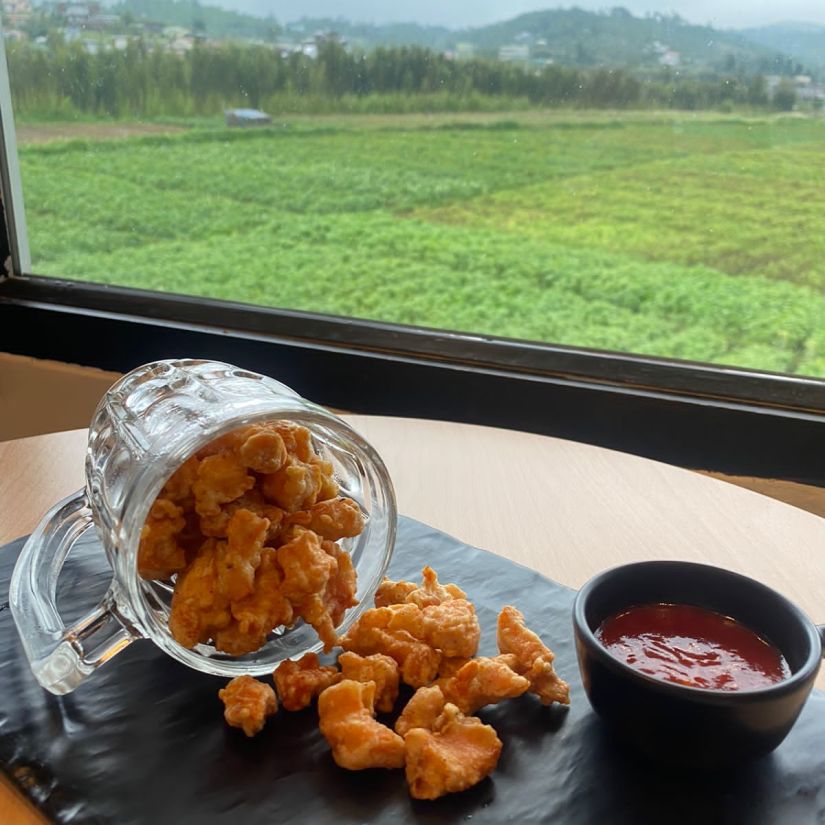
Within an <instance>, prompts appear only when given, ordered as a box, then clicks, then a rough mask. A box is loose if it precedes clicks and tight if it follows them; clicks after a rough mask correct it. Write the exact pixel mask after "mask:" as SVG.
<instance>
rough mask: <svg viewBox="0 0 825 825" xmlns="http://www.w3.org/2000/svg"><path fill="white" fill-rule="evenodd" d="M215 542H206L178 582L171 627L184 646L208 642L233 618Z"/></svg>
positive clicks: (176, 638)
mask: <svg viewBox="0 0 825 825" xmlns="http://www.w3.org/2000/svg"><path fill="white" fill-rule="evenodd" d="M215 545H216V541H215V540H214V539H209V540H208V541H206V542H204V545H203V547H202V548H201V551H200V553H199V554H198V556H197V558H195V560H194V561H193V562H192V564H190V565H189V567H187V568H186V570H184V571H183V572H182V573H180V574H179V575H178V578H177V581H176V582H175V592H174V594H173V595H172V609H171V611H170V613H169V630H170V632H171V633H172V637H173V638H174V639H175V641H177V642H178V644H181V645H183V646H184V647H194V646H195V645H196V644H199V643H205V642H208V641H209V639H211V638H212V637H213V635H214V633H215V632H216V631H217V630H222V629H223V628H225V627H227V626H228V625H229V622H230V621H231V619H232V616H231V614H230V611H229V601H228V599H227V598H226V597H225V596H223V595H222V594H221V592H220V589H219V587H218V574H217V569H216V565H215V555H216V547H215Z"/></svg>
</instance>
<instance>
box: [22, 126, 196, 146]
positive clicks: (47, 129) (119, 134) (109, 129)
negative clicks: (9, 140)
mask: <svg viewBox="0 0 825 825" xmlns="http://www.w3.org/2000/svg"><path fill="white" fill-rule="evenodd" d="M182 131H183V127H181V126H165V125H163V124H161V123H37V124H22V125H20V126H18V127H17V142H18V143H21V144H25V143H48V142H49V141H52V140H112V139H116V138H128V137H134V136H135V135H162V134H171V133H172V132H182Z"/></svg>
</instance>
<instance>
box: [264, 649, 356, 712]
mask: <svg viewBox="0 0 825 825" xmlns="http://www.w3.org/2000/svg"><path fill="white" fill-rule="evenodd" d="M272 678H273V679H274V681H275V687H276V688H277V689H278V696H280V697H281V705H282V706H283V708H284V710H303V709H304V708H306V707H309V706H310V705H311V704H312V700H313V699H314V698H315V697H316V696H318V695H319V694H320V693H321V692H322V691H324V690H326V689H327V688H328V687H329V686H330V685H334V684H335V683H336V682H338V680H339V679H340V678H341V673H340V672H339V671H338V669H337V668H335V667H331V666H322V665H321V663H320V662H319V661H318V654H317V653H306V654H304V655H303V656H302V657H301V658H300V659H298V661H297V662H295V661H292V660H291V659H287V660H286V661H284V662H281V664H279V665H278V667H276V668H275V672H274V673H273V674H272Z"/></svg>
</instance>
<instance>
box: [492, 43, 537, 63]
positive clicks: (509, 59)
mask: <svg viewBox="0 0 825 825" xmlns="http://www.w3.org/2000/svg"><path fill="white" fill-rule="evenodd" d="M498 59H499V60H500V61H501V62H502V63H527V61H528V60H530V47H529V46H526V45H524V44H523V43H511V44H510V45H508V46H502V47H501V48H500V49H499V50H498Z"/></svg>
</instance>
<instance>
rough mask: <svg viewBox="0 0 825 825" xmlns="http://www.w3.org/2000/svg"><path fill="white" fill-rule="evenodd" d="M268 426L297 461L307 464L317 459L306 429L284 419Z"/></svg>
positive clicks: (310, 437)
mask: <svg viewBox="0 0 825 825" xmlns="http://www.w3.org/2000/svg"><path fill="white" fill-rule="evenodd" d="M269 426H270V427H271V428H272V429H273V430H274V431H275V432H276V433H278V435H280V436H281V438H282V439H283V442H284V445H285V446H286V448H287V450H288V451H289V453H290V455H294V456H295V458H297V459H298V461H304V462H307V461H312V460H313V459H316V458H317V456H316V455H315V450H314V449H313V447H312V435H311V434H310V432H309V430H308V429H307V428H306V427H302V426H301V425H300V424H296V423H295V422H294V421H287V420H285V419H281V420H278V421H273V422H271V423H270V424H269Z"/></svg>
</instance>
